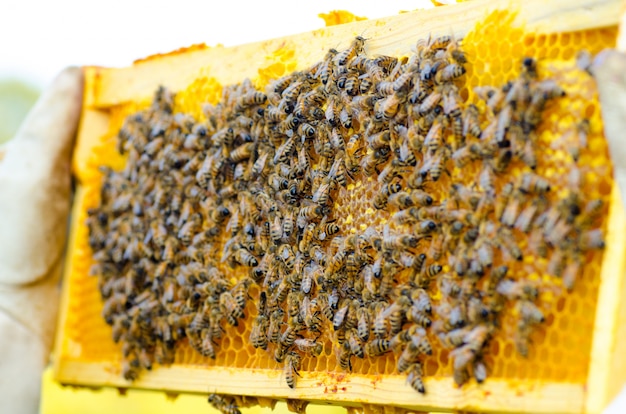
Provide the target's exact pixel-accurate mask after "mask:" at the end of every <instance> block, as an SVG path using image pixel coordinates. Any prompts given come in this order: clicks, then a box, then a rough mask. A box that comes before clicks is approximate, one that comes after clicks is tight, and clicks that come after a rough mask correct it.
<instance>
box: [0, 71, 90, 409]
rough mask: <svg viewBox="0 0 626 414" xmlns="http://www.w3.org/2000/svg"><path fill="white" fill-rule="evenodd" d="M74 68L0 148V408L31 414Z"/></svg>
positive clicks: (64, 192) (74, 96)
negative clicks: (14, 134)
mask: <svg viewBox="0 0 626 414" xmlns="http://www.w3.org/2000/svg"><path fill="white" fill-rule="evenodd" d="M82 93H83V75H82V71H81V69H80V68H68V69H66V70H64V71H63V72H61V73H60V74H59V75H58V77H57V78H56V79H55V80H54V82H53V84H52V86H51V87H50V88H49V89H48V90H46V91H45V92H44V93H43V94H42V96H41V97H40V98H39V100H38V101H37V103H36V105H35V107H34V108H33V109H32V110H31V112H30V113H29V114H28V116H27V118H26V120H25V121H24V123H23V124H22V126H21V128H20V129H19V131H18V132H17V135H16V136H15V138H13V140H11V141H9V142H8V143H6V144H5V145H4V146H0V407H2V408H1V411H2V412H4V413H16V414H21V413H36V412H37V411H38V407H39V392H40V382H41V373H42V371H43V369H44V367H45V366H46V364H47V362H48V357H49V353H50V348H51V346H52V342H53V340H54V330H55V325H56V319H57V308H58V301H59V277H60V272H61V268H62V262H63V256H64V248H65V240H66V235H67V228H68V216H69V211H70V204H71V185H70V184H71V174H70V162H71V155H72V148H73V144H74V136H75V133H76V129H77V125H78V119H79V117H80V111H81V106H82Z"/></svg>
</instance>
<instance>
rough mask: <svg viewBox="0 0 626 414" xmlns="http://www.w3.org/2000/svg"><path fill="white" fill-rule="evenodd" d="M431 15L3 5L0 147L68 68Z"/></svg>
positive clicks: (184, 5)
mask: <svg viewBox="0 0 626 414" xmlns="http://www.w3.org/2000/svg"><path fill="white" fill-rule="evenodd" d="M430 7H433V5H432V3H431V2H430V1H429V0H412V1H409V0H392V1H389V2H384V3H383V2H380V1H376V2H363V1H355V0H351V1H350V0H315V1H305V2H295V1H292V0H277V1H270V0H268V1H263V2H249V1H223V2H219V3H218V2H212V1H209V0H205V1H198V0H195V1H194V0H176V1H172V0H170V1H162V0H133V1H128V0H125V1H122V0H107V1H106V2H103V1H100V2H95V1H89V0H83V1H76V0H55V1H53V2H50V1H43V0H2V2H0V39H2V40H1V41H0V143H1V142H4V141H6V140H8V139H9V138H10V137H11V136H13V134H14V133H15V131H16V129H17V127H18V126H19V124H20V122H21V121H22V119H23V117H24V116H25V114H26V113H27V112H28V109H29V108H30V107H31V106H32V104H33V103H34V102H35V100H36V98H37V96H38V94H39V92H40V91H41V90H42V89H43V88H45V87H46V86H47V85H48V84H49V83H50V82H51V81H52V79H53V78H54V76H55V75H56V73H58V72H59V71H60V70H61V69H63V68H64V67H66V66H69V65H78V66H84V65H96V66H108V67H111V66H113V67H120V66H128V65H131V64H132V62H133V61H134V60H136V59H138V58H142V57H145V56H149V55H153V54H156V53H165V52H169V51H171V50H175V49H178V48H180V47H183V46H189V45H192V44H196V43H206V44H207V45H209V46H212V45H216V44H220V43H221V44H223V45H224V46H232V45H237V44H243V43H249V42H256V41H261V40H266V39H271V38H275V37H281V36H286V35H290V34H295V33H301V32H306V31H310V30H314V29H318V28H320V27H323V26H324V21H323V20H322V19H321V18H320V17H318V14H319V13H328V12H330V11H332V10H348V11H350V12H352V13H354V14H355V15H357V16H362V17H367V18H370V19H373V18H378V17H384V16H390V15H393V14H396V13H398V12H400V11H410V10H415V9H418V8H430Z"/></svg>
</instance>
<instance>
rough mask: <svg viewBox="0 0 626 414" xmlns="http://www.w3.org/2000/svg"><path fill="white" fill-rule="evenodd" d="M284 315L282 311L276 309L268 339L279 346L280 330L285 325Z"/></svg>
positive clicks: (271, 318) (268, 331)
mask: <svg viewBox="0 0 626 414" xmlns="http://www.w3.org/2000/svg"><path fill="white" fill-rule="evenodd" d="M284 314H285V313H284V311H283V310H282V309H275V310H274V311H273V312H272V313H271V315H270V320H269V326H268V328H267V339H268V340H269V341H270V342H271V343H273V344H277V343H278V342H279V340H280V329H281V326H282V325H283V317H284Z"/></svg>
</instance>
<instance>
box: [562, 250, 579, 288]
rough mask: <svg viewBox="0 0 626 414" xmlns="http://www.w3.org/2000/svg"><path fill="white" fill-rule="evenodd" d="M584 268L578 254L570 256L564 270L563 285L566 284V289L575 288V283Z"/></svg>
mask: <svg viewBox="0 0 626 414" xmlns="http://www.w3.org/2000/svg"><path fill="white" fill-rule="evenodd" d="M582 269H583V261H582V259H581V258H580V257H578V256H574V257H570V260H569V261H568V263H567V265H566V266H565V269H564V270H563V286H565V289H567V290H568V291H570V292H571V291H572V290H573V289H574V283H576V279H577V278H578V275H579V274H580V272H581V270H582Z"/></svg>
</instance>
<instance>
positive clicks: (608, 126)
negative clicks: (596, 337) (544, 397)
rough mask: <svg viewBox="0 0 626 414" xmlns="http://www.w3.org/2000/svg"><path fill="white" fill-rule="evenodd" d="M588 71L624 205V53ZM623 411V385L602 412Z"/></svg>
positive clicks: (603, 58)
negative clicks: (595, 85) (593, 79)
mask: <svg viewBox="0 0 626 414" xmlns="http://www.w3.org/2000/svg"><path fill="white" fill-rule="evenodd" d="M591 71H592V73H593V75H594V76H595V78H596V82H597V84H598V92H599V94H600V103H601V104H602V120H603V122H604V134H605V135H606V138H607V141H608V143H609V153H610V155H611V160H612V161H613V172H614V175H615V181H616V183H617V185H618V186H619V189H620V194H621V196H622V204H623V205H624V208H625V209H626V141H624V131H625V130H626V54H624V53H622V52H619V51H616V50H605V51H602V52H600V53H599V54H598V55H597V56H596V58H595V59H594V62H593V65H592V66H591ZM622 300H624V299H622ZM621 352H626V349H622V350H621ZM623 413H626V387H624V388H622V390H621V391H620V393H619V394H618V395H617V396H616V397H615V398H614V399H613V401H612V402H611V403H610V404H609V406H608V407H606V409H605V410H604V411H603V414H623Z"/></svg>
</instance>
